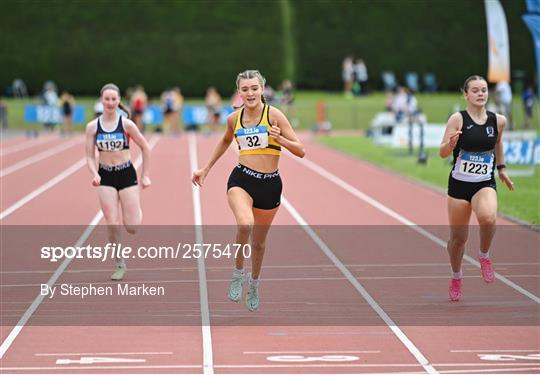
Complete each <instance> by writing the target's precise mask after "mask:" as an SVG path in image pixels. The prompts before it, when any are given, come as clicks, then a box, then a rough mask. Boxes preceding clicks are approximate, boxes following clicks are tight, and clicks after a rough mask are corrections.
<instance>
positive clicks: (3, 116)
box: [0, 96, 8, 129]
mask: <svg viewBox="0 0 540 375" xmlns="http://www.w3.org/2000/svg"><path fill="white" fill-rule="evenodd" d="M0 124H2V126H1V127H0V128H1V129H7V128H8V121H7V106H6V103H5V102H4V100H3V99H2V97H1V96H0Z"/></svg>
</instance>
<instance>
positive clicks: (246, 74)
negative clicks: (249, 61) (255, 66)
mask: <svg viewBox="0 0 540 375" xmlns="http://www.w3.org/2000/svg"><path fill="white" fill-rule="evenodd" d="M252 78H257V80H258V81H259V84H260V85H261V88H262V89H263V95H261V100H262V102H263V103H264V104H266V99H265V98H264V84H265V83H266V79H265V78H264V77H263V75H262V74H261V72H259V71H258V70H244V71H243V72H242V73H238V76H236V88H237V89H239V88H240V87H239V85H240V81H241V80H243V79H252Z"/></svg>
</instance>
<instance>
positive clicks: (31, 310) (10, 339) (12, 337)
mask: <svg viewBox="0 0 540 375" xmlns="http://www.w3.org/2000/svg"><path fill="white" fill-rule="evenodd" d="M102 217H103V212H101V210H100V211H99V212H98V213H97V214H96V216H94V218H93V219H92V221H91V222H90V224H89V225H88V226H87V227H86V229H85V231H84V232H83V234H82V235H81V236H80V237H79V239H78V240H77V242H76V243H75V245H74V246H82V245H83V244H84V243H85V241H86V240H87V239H88V237H89V236H90V234H91V233H92V231H93V230H94V228H95V226H96V225H97V224H98V223H99V221H100V220H101V218H102ZM71 260H72V258H65V259H64V261H63V262H62V263H61V264H60V266H59V267H58V268H57V269H56V271H54V273H53V274H52V276H51V277H50V278H49V281H47V285H49V287H52V285H53V284H54V283H56V281H57V280H58V278H59V277H60V275H61V274H62V272H64V270H65V269H66V268H67V266H68V265H69V263H71ZM44 298H45V296H44V295H42V294H41V293H40V294H38V296H37V297H36V298H35V299H34V301H33V302H32V304H31V305H30V307H28V309H27V310H26V311H25V312H24V314H23V316H22V317H21V318H20V319H19V321H18V322H17V325H16V326H15V327H13V329H12V330H11V332H10V333H9V335H8V337H6V339H5V340H4V342H3V343H2V345H1V346H0V359H1V358H3V357H4V354H6V352H7V351H8V349H9V347H10V346H11V344H13V341H15V339H16V338H17V336H18V335H19V333H20V332H21V330H22V329H23V327H24V326H25V325H26V323H27V322H28V320H29V319H30V317H31V316H32V314H33V313H34V312H35V311H36V309H37V308H38V306H39V305H40V304H41V302H43V299H44Z"/></svg>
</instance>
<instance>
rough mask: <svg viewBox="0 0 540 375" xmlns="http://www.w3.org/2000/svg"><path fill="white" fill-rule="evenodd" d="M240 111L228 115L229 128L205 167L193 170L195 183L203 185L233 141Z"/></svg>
mask: <svg viewBox="0 0 540 375" xmlns="http://www.w3.org/2000/svg"><path fill="white" fill-rule="evenodd" d="M239 112H240V111H236V112H233V113H231V114H230V115H229V117H227V129H226V130H225V134H223V137H222V138H221V139H220V141H219V142H218V144H217V145H216V147H215V148H214V151H213V152H212V155H211V156H210V159H208V161H207V162H206V165H205V166H204V167H203V168H201V169H199V170H197V171H195V172H193V176H192V177H191V182H192V183H193V185H195V186H197V185H198V186H202V185H203V182H204V179H205V178H206V175H207V174H208V172H210V169H212V167H213V166H214V164H215V163H216V162H217V161H218V159H219V158H220V157H221V155H223V154H224V153H225V151H227V149H228V148H229V146H230V145H231V142H232V140H233V139H234V125H235V124H236V118H237V117H238V113H239Z"/></svg>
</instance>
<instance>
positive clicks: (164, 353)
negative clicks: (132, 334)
mask: <svg viewBox="0 0 540 375" xmlns="http://www.w3.org/2000/svg"><path fill="white" fill-rule="evenodd" d="M139 354H141V355H171V354H173V352H103V353H36V354H34V355H35V356H36V357H49V356H51V357H58V356H63V355H68V356H69V355H139Z"/></svg>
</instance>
